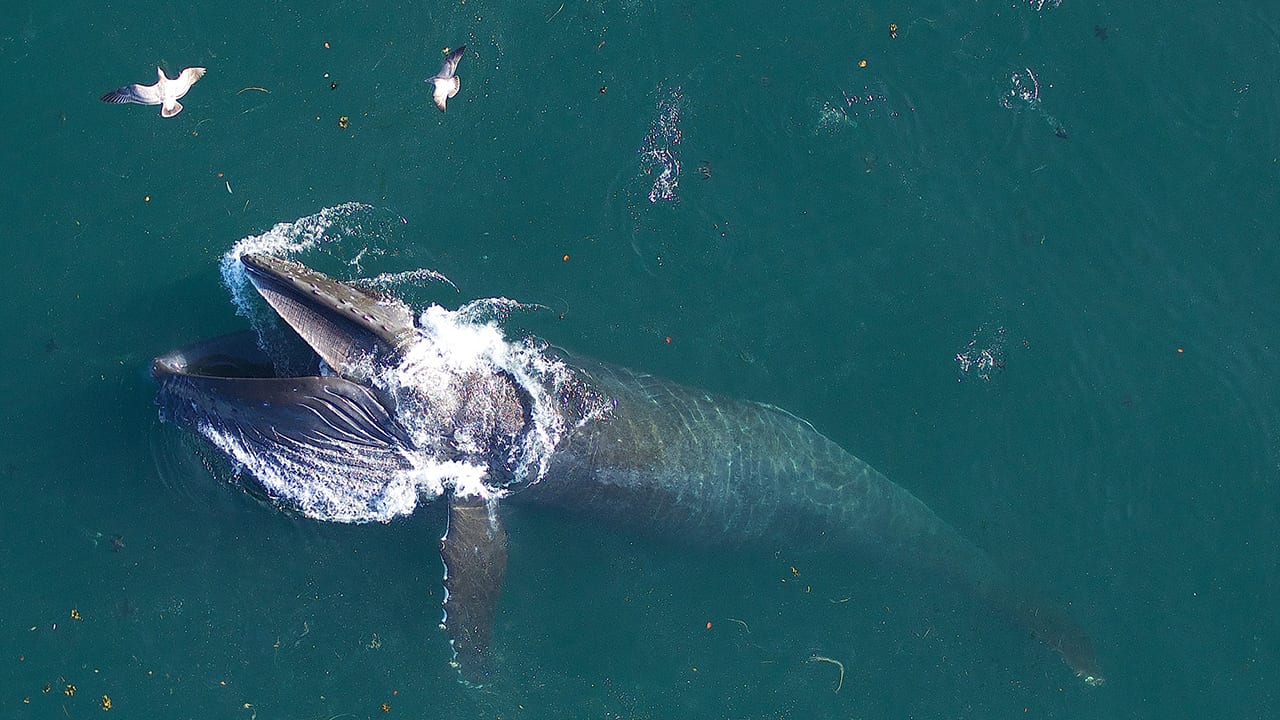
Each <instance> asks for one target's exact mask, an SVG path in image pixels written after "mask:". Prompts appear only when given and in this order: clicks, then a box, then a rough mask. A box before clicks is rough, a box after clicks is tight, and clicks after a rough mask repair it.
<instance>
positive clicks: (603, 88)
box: [600, 85, 609, 95]
mask: <svg viewBox="0 0 1280 720" xmlns="http://www.w3.org/2000/svg"><path fill="white" fill-rule="evenodd" d="M607 92H609V86H608V85H601V86H600V94H601V95H603V94H605V93H607Z"/></svg>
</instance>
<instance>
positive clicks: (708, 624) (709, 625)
mask: <svg viewBox="0 0 1280 720" xmlns="http://www.w3.org/2000/svg"><path fill="white" fill-rule="evenodd" d="M707 629H708V630H710V629H711V621H710V620H708V621H707Z"/></svg>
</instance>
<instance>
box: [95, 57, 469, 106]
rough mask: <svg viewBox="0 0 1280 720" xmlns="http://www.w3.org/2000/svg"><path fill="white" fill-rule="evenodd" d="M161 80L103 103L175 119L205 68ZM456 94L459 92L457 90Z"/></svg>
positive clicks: (134, 87) (112, 94)
mask: <svg viewBox="0 0 1280 720" xmlns="http://www.w3.org/2000/svg"><path fill="white" fill-rule="evenodd" d="M156 75H157V76H159V79H157V80H156V84H155V85H143V84H141V83H134V84H132V85H125V86H124V87H122V88H120V89H119V90H112V91H111V92H109V93H107V94H106V95H103V96H102V102H109V103H116V104H123V103H138V104H140V105H160V106H161V108H160V116H161V117H173V116H174V115H177V114H178V113H180V112H182V103H180V102H178V98H180V97H182V96H183V95H186V94H187V91H188V90H190V89H191V86H192V85H194V84H195V82H196V81H197V80H199V79H200V78H201V77H203V76H204V68H202V67H189V68H186V69H184V70H183V71H182V72H180V73H178V77H176V78H168V77H166V76H165V74H164V70H161V69H160V68H156ZM454 92H457V91H456V90H455V91H454Z"/></svg>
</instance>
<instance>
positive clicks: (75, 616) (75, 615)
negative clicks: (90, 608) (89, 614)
mask: <svg viewBox="0 0 1280 720" xmlns="http://www.w3.org/2000/svg"><path fill="white" fill-rule="evenodd" d="M71 619H72V620H83V619H84V618H83V617H81V616H80V611H79V610H77V609H75V608H71Z"/></svg>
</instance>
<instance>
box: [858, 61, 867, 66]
mask: <svg viewBox="0 0 1280 720" xmlns="http://www.w3.org/2000/svg"><path fill="white" fill-rule="evenodd" d="M866 66H867V61H866V60H859V61H858V67H860V68H864V67H866Z"/></svg>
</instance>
